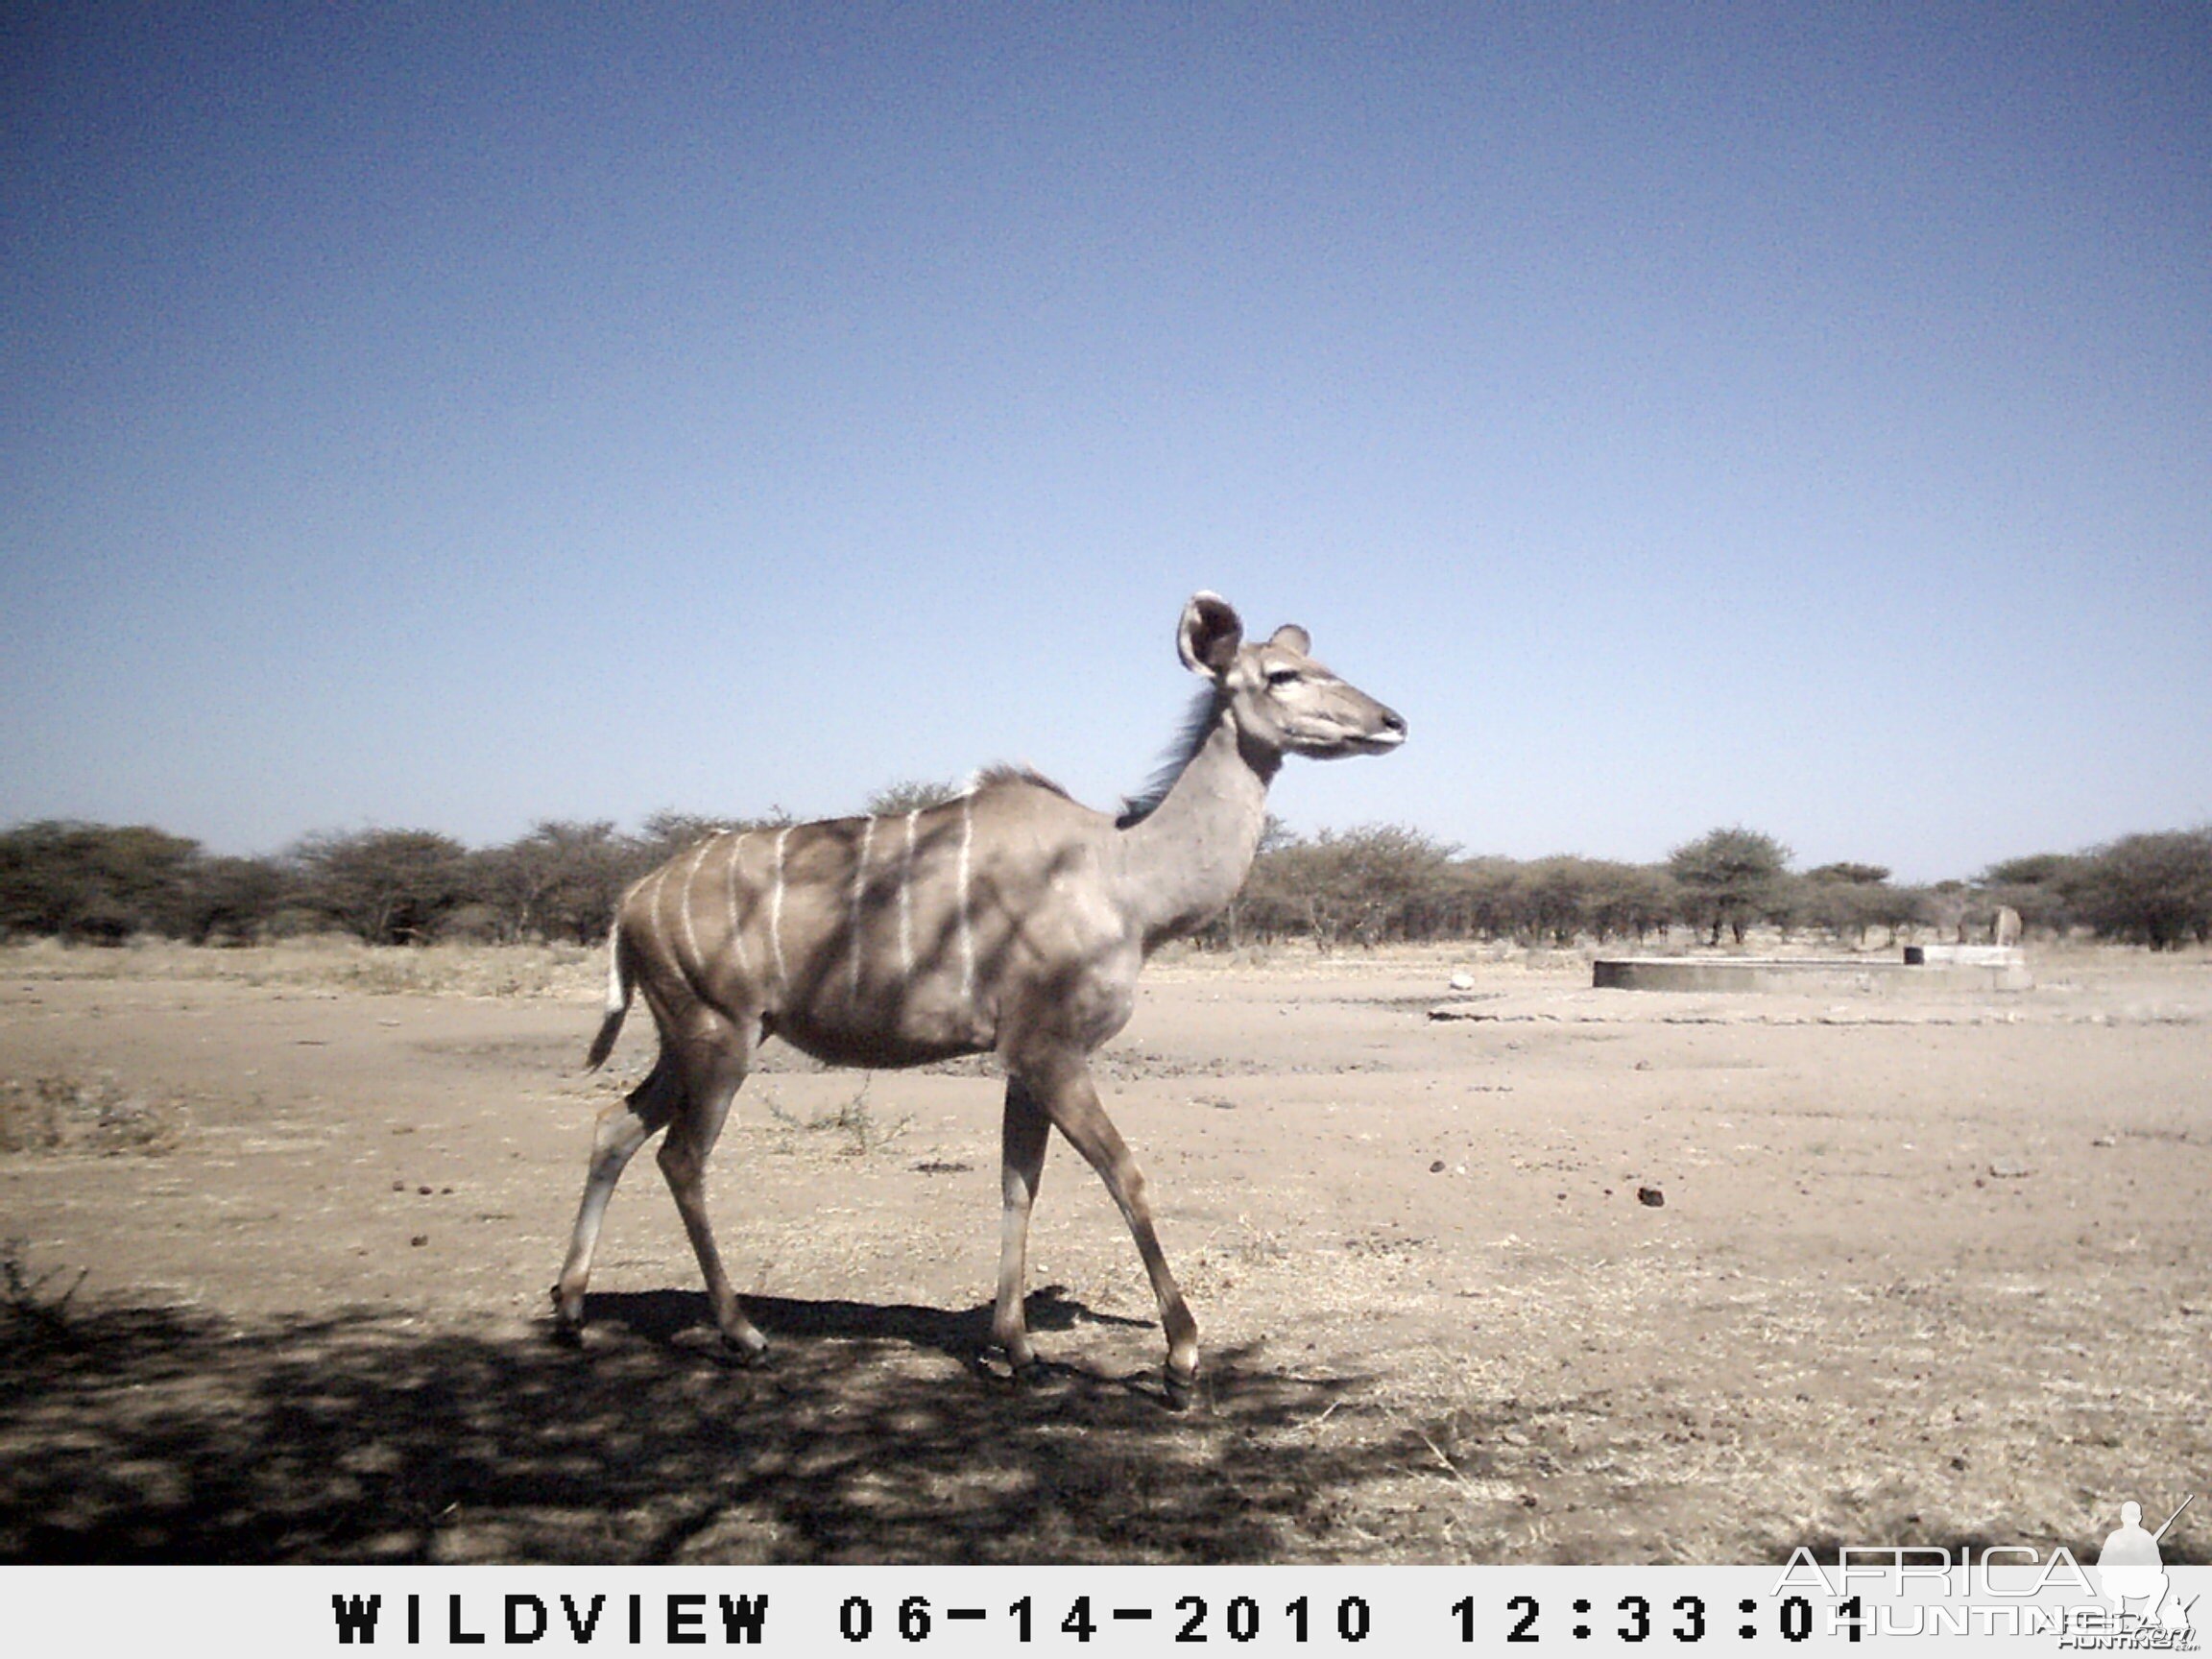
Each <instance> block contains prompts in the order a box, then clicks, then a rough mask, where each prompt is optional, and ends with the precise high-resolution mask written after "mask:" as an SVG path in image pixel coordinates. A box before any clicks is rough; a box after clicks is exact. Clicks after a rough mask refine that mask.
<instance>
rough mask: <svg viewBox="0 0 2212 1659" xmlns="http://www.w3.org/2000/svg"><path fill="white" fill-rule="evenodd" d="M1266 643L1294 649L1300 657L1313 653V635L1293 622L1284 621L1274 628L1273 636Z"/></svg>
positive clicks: (1285, 648)
mask: <svg viewBox="0 0 2212 1659" xmlns="http://www.w3.org/2000/svg"><path fill="white" fill-rule="evenodd" d="M1267 643H1268V644H1270V645H1280V646H1282V647H1283V649H1284V650H1286V651H1295V652H1297V653H1298V655H1299V656H1301V657H1310V656H1312V655H1313V636H1312V635H1310V634H1309V633H1307V632H1306V630H1305V629H1303V628H1301V627H1299V626H1298V624H1297V623H1295V622H1286V623H1284V624H1283V626H1282V627H1280V628H1278V629H1276V630H1275V633H1274V636H1273V637H1271V638H1270V639H1269V640H1268V641H1267Z"/></svg>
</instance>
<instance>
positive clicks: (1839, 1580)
mask: <svg viewBox="0 0 2212 1659" xmlns="http://www.w3.org/2000/svg"><path fill="white" fill-rule="evenodd" d="M2195 1502H2196V1494H2195V1493H2191V1494H2189V1495H2188V1496H2187V1497H2185V1498H2183V1499H2182V1500H2181V1505H2180V1508H2177V1509H2176V1510H2175V1511H2174V1513H2173V1514H2171V1515H2169V1516H2167V1517H2166V1523H2165V1525H2164V1526H2162V1527H2159V1528H2158V1530H2157V1531H2155V1532H2152V1531H2151V1530H2150V1529H2148V1528H2147V1527H2144V1525H2143V1506H2142V1505H2141V1504H2140V1503H2123V1504H2121V1505H2120V1526H2119V1527H2118V1528H2116V1529H2115V1530H2114V1531H2112V1532H2111V1533H2109V1534H2108V1535H2107V1536H2106V1537H2105V1540H2104V1549H2103V1550H2102V1551H2099V1552H2098V1555H2097V1563H2096V1566H2095V1568H2094V1569H2085V1568H2083V1567H2082V1566H2081V1565H2080V1563H2078V1562H2077V1561H2076V1560H2075V1558H2074V1555H2073V1553H2072V1551H2069V1550H2068V1549H2067V1548H2066V1547H2065V1546H2064V1545H2063V1544H2060V1545H2056V1546H2054V1547H2053V1548H2052V1549H2051V1550H2050V1551H2049V1552H2048V1553H2046V1552H2045V1551H2041V1550H2037V1549H2033V1548H2031V1547H2029V1546H2027V1545H2024V1544H1995V1545H1988V1546H1985V1547H1983V1548H1981V1549H1979V1550H1977V1549H1974V1548H1970V1547H1964V1546H1961V1547H1959V1548H1957V1549H1955V1550H1954V1549H1951V1548H1947V1547H1945V1546H1943V1545H1940V1544H1887V1545H1846V1546H1844V1547H1843V1548H1841V1549H1839V1551H1837V1559H1836V1566H1835V1569H1834V1571H1835V1578H1834V1579H1833V1581H1831V1579H1830V1578H1829V1576H1828V1570H1826V1569H1824V1568H1822V1567H1821V1566H1820V1565H1819V1564H1818V1563H1817V1562H1815V1560H1814V1558H1813V1555H1812V1552H1811V1551H1809V1550H1806V1549H1804V1548H1802V1547H1800V1548H1799V1549H1797V1550H1796V1551H1793V1552H1792V1553H1791V1557H1790V1563H1789V1565H1788V1566H1787V1567H1785V1568H1784V1569H1783V1571H1782V1575H1781V1577H1780V1578H1779V1579H1777V1580H1776V1582H1775V1587H1774V1588H1775V1593H1776V1594H1780V1593H1782V1592H1783V1591H1785V1590H1798V1591H1802V1590H1804V1589H1807V1588H1818V1589H1820V1590H1823V1591H1825V1592H1827V1593H1828V1594H1829V1595H1832V1596H1835V1597H1838V1598H1840V1601H1839V1607H1838V1609H1837V1618H1838V1620H1839V1621H1840V1622H1842V1623H1848V1624H1849V1625H1850V1627H1851V1630H1852V1637H1851V1639H1852V1640H1853V1641H1857V1640H1858V1639H1859V1638H1860V1636H1861V1635H1873V1636H1949V1635H1967V1634H1973V1635H1987V1636H1994V1635H2010V1636H2025V1635H2046V1636H2056V1638H2057V1639H2058V1642H2057V1645H2058V1647H2060V1648H2063V1649H2068V1650H2072V1651H2104V1652H2149V1651H2162V1652H2184V1653H2194V1652H2198V1651H2200V1650H2201V1648H2202V1646H2203V1642H2202V1636H2201V1633H2200V1631H2199V1630H2198V1629H2197V1628H2196V1626H2195V1621H2194V1617H2193V1612H2194V1608H2195V1604H2196V1600H2197V1598H2195V1597H2190V1598H2188V1599H2183V1598H2182V1597H2181V1596H2180V1595H2179V1594H2177V1593H2176V1591H2175V1588H2174V1585H2173V1581H2172V1579H2171V1577H2170V1576H2169V1575H2168V1574H2167V1571H2166V1565H2165V1559H2164V1557H2163V1555H2162V1554H2161V1553H2160V1551H2159V1545H2160V1543H2161V1541H2162V1540H2164V1539H2165V1537H2166V1535H2167V1534H2168V1533H2169V1532H2171V1531H2172V1530H2173V1529H2174V1524H2175V1523H2176V1522H2177V1521H2179V1520H2180V1519H2181V1515H2182V1512H2183V1511H2184V1510H2186V1509H2187V1508H2188V1507H2189V1505H2190V1504H2191V1503H2195ZM2092 1572H2093V1573H2094V1574H2095V1580H2094V1582H2093V1581H2092V1579H2091V1573H2092ZM1839 1627H1840V1625H1839Z"/></svg>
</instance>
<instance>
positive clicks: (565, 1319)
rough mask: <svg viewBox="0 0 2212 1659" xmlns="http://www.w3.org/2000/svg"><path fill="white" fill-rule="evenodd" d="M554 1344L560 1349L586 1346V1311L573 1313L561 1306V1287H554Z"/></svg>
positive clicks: (580, 1310) (579, 1310)
mask: <svg viewBox="0 0 2212 1659" xmlns="http://www.w3.org/2000/svg"><path fill="white" fill-rule="evenodd" d="M553 1343H554V1346H555V1347H558V1348H581V1347H583V1346H584V1310H582V1309H581V1308H579V1309H578V1310H576V1311H575V1312H573V1313H571V1312H569V1311H568V1310H567V1309H566V1308H565V1307H563V1306H562V1304H561V1286H558V1285H556V1286H553Z"/></svg>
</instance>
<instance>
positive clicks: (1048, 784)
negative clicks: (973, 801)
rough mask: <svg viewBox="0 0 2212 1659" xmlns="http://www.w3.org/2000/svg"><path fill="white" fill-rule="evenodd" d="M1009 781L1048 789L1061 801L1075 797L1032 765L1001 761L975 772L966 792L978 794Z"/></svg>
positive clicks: (1004, 784) (1002, 785)
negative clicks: (1011, 763)
mask: <svg viewBox="0 0 2212 1659" xmlns="http://www.w3.org/2000/svg"><path fill="white" fill-rule="evenodd" d="M1010 783H1019V784H1027V785H1029V786H1030V787H1032V788H1037V789H1049V790H1050V791H1051V792H1052V793H1053V794H1055V795H1057V796H1059V797H1060V798H1061V799H1062V800H1063V801H1072V800H1074V799H1075V797H1074V796H1072V795H1070V794H1069V793H1068V791H1067V790H1065V789H1063V788H1061V787H1060V785H1059V784H1057V783H1055V782H1053V781H1052V780H1051V779H1049V778H1047V777H1046V776H1045V774H1044V773H1042V772H1040V771H1038V770H1036V769H1035V768H1034V767H1030V766H1010V765H1007V764H1005V763H1003V762H1000V763H999V764H998V765H993V766H986V767H984V768H983V770H982V771H980V772H978V773H976V774H975V781H974V785H973V786H971V787H970V788H969V790H968V791H967V792H968V793H969V794H971V795H980V794H982V793H984V792H985V791H986V790H989V789H1000V788H1004V787H1005V786H1006V785H1008V784H1010Z"/></svg>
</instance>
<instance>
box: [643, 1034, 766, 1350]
mask: <svg viewBox="0 0 2212 1659" xmlns="http://www.w3.org/2000/svg"><path fill="white" fill-rule="evenodd" d="M745 1072H746V1062H745V1058H744V1057H743V1056H742V1055H735V1054H722V1053H717V1054H714V1055H712V1056H711V1057H710V1058H707V1059H703V1060H701V1061H700V1062H698V1063H697V1064H696V1066H695V1067H694V1072H693V1078H692V1081H691V1084H690V1086H689V1087H688V1088H687V1089H686V1090H685V1096H684V1101H683V1104H682V1106H681V1108H680V1109H679V1110H678V1111H677V1113H676V1116H675V1118H674V1120H673V1121H671V1122H670V1123H669V1125H668V1136H667V1139H666V1140H664V1141H662V1142H661V1153H660V1159H661V1174H662V1175H664V1176H666V1177H667V1180H668V1190H669V1192H670V1193H671V1194H673V1195H674V1197H675V1199H676V1213H677V1214H679V1215H681V1216H683V1218H684V1231H685V1233H686V1234H687V1235H689V1237H690V1239H691V1253H692V1254H693V1255H694V1256H696V1257H698V1259H699V1273H700V1277H701V1278H703V1279H705V1280H706V1281H707V1299H708V1301H709V1304H710V1305H711V1306H712V1307H713V1310H714V1323H715V1325H716V1326H717V1327H719V1328H720V1330H721V1332H722V1339H723V1341H725V1342H726V1343H728V1344H729V1345H730V1348H731V1350H732V1351H733V1353H735V1354H736V1355H738V1356H739V1357H740V1358H744V1359H745V1360H746V1361H747V1362H748V1363H750V1362H751V1361H753V1360H755V1359H757V1358H760V1357H761V1355H763V1354H765V1353H766V1352H767V1350H768V1338H767V1337H765V1336H763V1335H761V1334H760V1332H759V1330H758V1329H757V1327H756V1326H755V1325H754V1323H753V1321H752V1320H750V1319H748V1318H747V1317H746V1316H745V1309H744V1306H743V1305H742V1304H741V1303H740V1302H739V1301H738V1300H737V1292H736V1290H735V1289H734V1288H733V1287H732V1286H731V1284H730V1275H729V1273H728V1272H727V1271H725V1269H724V1268H723V1266H722V1253H721V1252H720V1251H719V1250H717V1249H716V1248H715V1246H714V1229H713V1226H712V1224H711V1223H710V1222H709V1220H708V1218H707V1159H708V1157H709V1154H710V1153H712V1152H713V1150H714V1143H715V1142H717V1141H719V1140H720V1139H721V1138H722V1125H723V1123H724V1122H725V1121H726V1120H727V1119H728V1118H729V1116H730V1103H731V1101H732V1100H733V1099H735V1098H736V1094H737V1090H738V1087H739V1086H740V1085H741V1084H742V1083H743V1082H744V1081H745Z"/></svg>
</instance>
